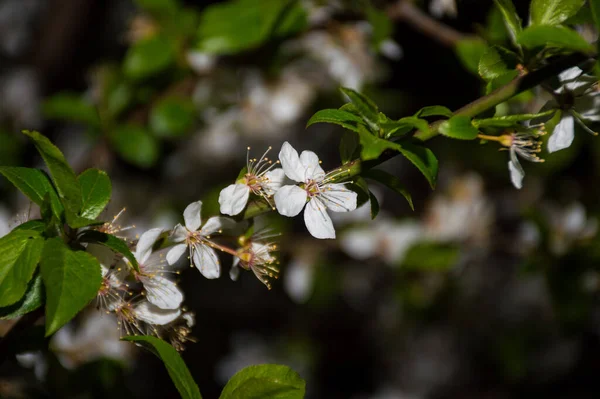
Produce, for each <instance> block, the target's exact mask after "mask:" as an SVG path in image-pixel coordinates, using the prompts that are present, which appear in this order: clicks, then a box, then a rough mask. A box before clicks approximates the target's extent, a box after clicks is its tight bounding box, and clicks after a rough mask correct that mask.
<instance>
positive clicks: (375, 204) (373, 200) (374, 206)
mask: <svg viewBox="0 0 600 399" xmlns="http://www.w3.org/2000/svg"><path fill="white" fill-rule="evenodd" d="M369 203H370V204H371V220H374V219H375V218H376V217H377V215H379V201H377V197H375V195H374V194H373V192H372V191H369Z"/></svg>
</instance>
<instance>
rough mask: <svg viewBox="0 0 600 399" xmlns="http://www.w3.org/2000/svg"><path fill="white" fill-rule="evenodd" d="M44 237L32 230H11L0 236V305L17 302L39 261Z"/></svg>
mask: <svg viewBox="0 0 600 399" xmlns="http://www.w3.org/2000/svg"><path fill="white" fill-rule="evenodd" d="M43 244H44V239H43V238H42V237H41V236H40V233H39V232H37V231H33V230H13V231H11V232H10V233H9V234H7V235H5V236H4V237H2V238H0V259H2V262H0V306H2V307H4V306H8V305H12V304H13V303H15V302H17V301H18V300H19V299H21V297H22V296H23V294H25V291H26V290H27V284H28V283H29V281H30V280H31V278H32V277H33V272H34V271H35V268H36V266H37V264H38V262H39V261H40V256H41V254H42V247H43Z"/></svg>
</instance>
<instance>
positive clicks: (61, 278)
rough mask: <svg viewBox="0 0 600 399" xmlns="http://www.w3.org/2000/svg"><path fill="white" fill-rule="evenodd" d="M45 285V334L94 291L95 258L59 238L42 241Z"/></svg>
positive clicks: (69, 316)
mask: <svg viewBox="0 0 600 399" xmlns="http://www.w3.org/2000/svg"><path fill="white" fill-rule="evenodd" d="M40 266H41V267H40V270H41V272H42V279H43V280H44V286H45V287H46V336H48V335H51V334H53V333H54V332H55V331H56V330H58V329H59V328H60V327H62V326H63V325H65V324H66V323H67V322H68V321H69V320H71V319H72V318H73V317H74V316H75V315H76V314H77V313H78V312H79V311H80V310H81V309H83V308H84V307H85V306H86V305H87V304H88V303H89V302H90V301H91V300H92V299H94V297H95V296H96V294H97V293H98V289H100V284H101V283H102V275H101V273H100V263H99V262H98V259H96V258H95V257H94V256H92V255H90V254H89V253H87V252H85V251H78V250H73V249H71V248H69V247H67V246H66V245H65V244H64V242H63V241H62V239H61V238H59V237H55V238H50V239H48V240H46V244H45V245H44V250H43V252H42V260H41V262H40Z"/></svg>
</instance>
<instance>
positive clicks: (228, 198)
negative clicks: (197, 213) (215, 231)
mask: <svg viewBox="0 0 600 399" xmlns="http://www.w3.org/2000/svg"><path fill="white" fill-rule="evenodd" d="M248 197H250V187H248V186H247V185H245V184H230V185H229V186H227V187H225V188H224V189H223V190H221V192H220V193H219V204H220V205H221V213H224V214H226V215H231V216H234V215H237V214H238V213H240V212H241V211H242V210H244V208H245V207H246V204H247V203H248Z"/></svg>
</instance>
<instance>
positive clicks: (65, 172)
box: [23, 130, 81, 217]
mask: <svg viewBox="0 0 600 399" xmlns="http://www.w3.org/2000/svg"><path fill="white" fill-rule="evenodd" d="M23 134H25V135H26V136H29V138H31V139H32V140H33V143H34V144H35V148H37V150H38V152H39V153H40V155H41V156H42V158H43V159H44V162H45V163H46V166H48V169H49V170H50V177H51V178H52V181H53V182H54V187H56V191H57V192H58V196H59V198H60V200H61V202H62V204H63V205H64V207H65V211H66V213H67V215H66V216H67V217H69V213H71V214H73V215H76V214H78V212H79V210H80V209H81V189H80V187H79V183H78V182H77V177H76V176H75V172H73V169H71V167H70V166H69V164H68V163H67V160H66V159H65V156H64V155H63V153H62V152H61V151H60V150H59V149H58V148H57V147H56V146H55V145H54V144H52V143H51V142H50V140H48V138H46V137H45V136H42V135H41V134H40V133H38V132H30V131H27V130H24V131H23Z"/></svg>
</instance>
